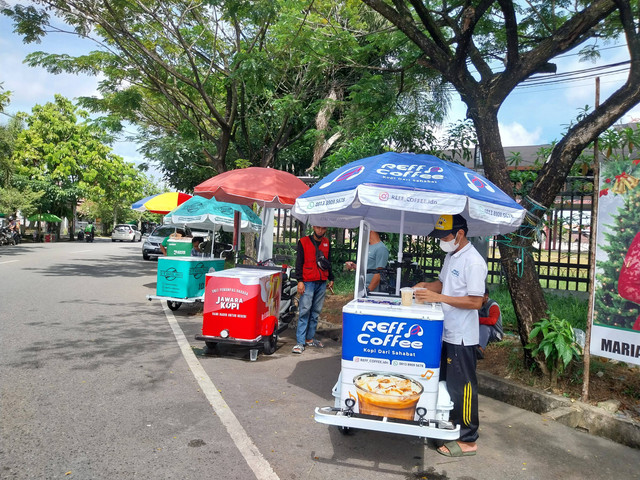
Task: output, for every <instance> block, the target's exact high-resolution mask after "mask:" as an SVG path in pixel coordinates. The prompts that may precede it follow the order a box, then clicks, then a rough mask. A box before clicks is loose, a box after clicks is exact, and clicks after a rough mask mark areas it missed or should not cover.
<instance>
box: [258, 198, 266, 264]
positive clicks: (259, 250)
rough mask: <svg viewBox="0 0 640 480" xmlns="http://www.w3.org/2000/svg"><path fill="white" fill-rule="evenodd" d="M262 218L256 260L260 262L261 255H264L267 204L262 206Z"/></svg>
mask: <svg viewBox="0 0 640 480" xmlns="http://www.w3.org/2000/svg"><path fill="white" fill-rule="evenodd" d="M260 215H261V216H262V225H260V238H258V256H257V257H256V259H257V260H258V262H259V261H260V255H261V254H262V235H263V234H264V223H265V221H266V218H267V207H266V204H265V205H263V206H262V212H260Z"/></svg>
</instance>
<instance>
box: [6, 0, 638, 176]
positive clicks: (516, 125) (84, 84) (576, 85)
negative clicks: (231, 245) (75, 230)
mask: <svg viewBox="0 0 640 480" xmlns="http://www.w3.org/2000/svg"><path fill="white" fill-rule="evenodd" d="M8 3H11V4H13V3H16V2H13V1H12V2H8ZM22 3H24V2H22ZM12 30H13V28H12V26H11V23H10V21H9V20H8V19H7V17H5V16H3V15H0V52H1V53H0V82H1V83H3V87H4V89H5V90H10V91H12V92H13V95H12V101H11V104H10V105H9V107H8V109H7V112H8V113H9V114H13V113H15V112H17V111H24V112H30V111H31V108H32V107H33V106H34V105H35V104H43V103H46V102H48V101H52V100H53V95H54V94H55V93H60V94H62V95H64V96H65V97H67V98H70V99H74V98H76V97H78V96H89V95H94V94H96V86H97V83H98V81H99V79H98V78H96V77H89V76H84V75H67V74H62V75H52V74H49V73H47V72H46V71H45V70H44V69H42V68H31V67H28V66H26V65H24V64H23V63H22V61H23V60H24V58H25V56H26V55H27V54H28V53H30V52H34V51H39V50H40V51H44V52H48V53H67V54H70V55H78V54H82V53H86V52H88V51H90V50H92V49H95V48H96V46H95V44H93V43H92V42H91V41H88V40H81V39H78V38H77V37H75V36H72V35H68V34H51V35H48V36H47V37H45V39H44V40H43V42H42V43H41V44H29V45H25V44H23V43H22V41H21V39H20V37H19V36H18V35H16V34H14V33H12ZM604 47H605V50H603V52H602V53H603V55H602V58H601V59H600V60H599V61H598V62H596V63H591V62H580V61H579V58H578V56H577V55H576V54H569V55H564V56H563V57H562V58H558V59H556V60H554V63H556V64H557V65H558V71H557V74H558V75H560V74H563V73H566V72H574V71H580V70H584V69H589V68H593V67H595V66H599V65H608V64H613V63H617V62H622V61H625V60H628V59H629V57H628V52H627V49H626V46H625V45H617V46H616V45H615V44H609V45H605V46H604ZM625 68H628V67H625ZM625 72H626V70H625ZM625 72H621V73H619V74H616V75H609V74H606V73H607V70H603V71H601V72H600V75H601V94H600V101H601V102H603V101H604V100H605V99H606V98H607V97H608V96H609V95H611V93H612V92H613V91H615V89H616V88H617V87H618V86H620V85H621V84H622V83H623V82H624V81H625V79H626V74H625ZM452 99H453V102H452V107H451V110H450V113H449V117H448V119H447V123H453V122H455V121H456V120H458V119H461V118H464V117H465V112H466V107H465V105H464V104H462V103H461V102H460V100H459V97H458V95H457V94H456V93H454V94H453V95H452ZM594 103H595V81H594V79H593V77H592V76H588V77H587V78H584V79H581V80H575V81H571V82H568V83H558V84H551V85H543V86H535V87H520V88H517V89H516V90H515V91H514V92H512V94H511V95H510V96H509V98H508V99H507V100H506V102H505V103H504V104H503V106H502V108H501V110H500V113H499V121H500V134H501V136H502V140H503V144H504V146H505V147H507V146H517V145H540V144H545V143H549V142H551V141H553V140H558V139H560V137H561V135H562V132H563V130H564V129H565V128H566V127H565V126H566V125H567V124H568V123H569V122H570V121H571V120H572V119H573V118H575V116H576V115H577V114H578V113H579V109H580V108H583V107H584V106H585V105H589V106H591V107H593V105H594ZM5 121H6V117H4V118H3V117H2V116H0V122H5ZM622 121H623V122H630V121H636V122H640V108H639V107H638V106H636V107H635V108H634V109H633V110H631V111H630V112H629V113H628V114H627V115H625V116H624V118H623V119H622ZM113 148H114V152H115V153H116V154H118V155H120V156H122V157H123V158H124V159H125V160H126V161H129V162H133V163H135V164H138V163H140V162H142V161H143V159H142V157H141V156H140V155H139V154H138V153H137V151H136V145H134V144H132V143H130V142H124V141H122V142H117V143H116V144H115V145H114V146H113ZM156 175H157V174H156Z"/></svg>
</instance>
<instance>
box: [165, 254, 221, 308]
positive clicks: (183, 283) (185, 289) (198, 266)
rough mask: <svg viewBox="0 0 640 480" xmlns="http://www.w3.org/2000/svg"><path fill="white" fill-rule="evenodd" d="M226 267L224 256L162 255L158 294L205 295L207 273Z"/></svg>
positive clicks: (166, 295)
mask: <svg viewBox="0 0 640 480" xmlns="http://www.w3.org/2000/svg"><path fill="white" fill-rule="evenodd" d="M223 269H224V259H223V258H202V257H160V258H158V277H157V278H158V280H157V286H156V295H158V296H161V297H172V298H194V297H201V296H203V295H204V286H205V279H206V275H207V273H210V272H218V271H220V270H223Z"/></svg>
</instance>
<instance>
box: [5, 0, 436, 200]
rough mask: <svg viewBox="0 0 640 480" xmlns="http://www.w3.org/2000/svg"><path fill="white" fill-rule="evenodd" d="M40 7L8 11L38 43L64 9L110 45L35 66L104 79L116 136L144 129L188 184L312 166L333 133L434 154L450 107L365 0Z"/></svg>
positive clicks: (106, 118)
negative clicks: (235, 171)
mask: <svg viewBox="0 0 640 480" xmlns="http://www.w3.org/2000/svg"><path fill="white" fill-rule="evenodd" d="M39 3H42V4H44V5H47V6H48V7H49V8H50V10H49V12H48V13H47V12H46V11H39V10H38V9H36V8H35V7H31V8H30V9H28V10H27V9H23V8H22V7H12V8H7V9H6V10H5V14H6V15H8V16H10V17H11V18H12V19H13V21H14V22H15V25H16V29H17V30H16V31H17V32H18V33H19V34H22V35H24V37H25V41H34V40H38V39H39V38H40V37H42V36H43V35H44V34H45V32H47V31H54V30H55V29H50V28H48V27H49V21H50V18H49V13H53V14H56V15H58V16H59V17H60V18H64V20H65V22H67V23H68V24H69V25H70V26H71V27H72V28H73V29H75V30H76V32H77V33H78V34H80V35H84V34H87V33H88V32H91V35H92V37H94V38H96V39H97V40H99V41H100V44H99V46H100V50H97V51H94V52H91V53H89V54H87V55H82V56H78V57H73V56H70V55H65V54H49V53H44V52H35V53H33V54H31V55H29V57H28V59H27V61H28V63H29V65H31V66H39V67H43V68H46V69H47V70H48V71H50V72H52V73H60V72H68V73H79V72H82V73H86V74H92V75H98V74H100V75H101V76H102V77H103V79H102V80H101V82H100V86H99V90H100V94H101V95H100V98H82V99H81V102H82V103H81V104H82V106H83V107H85V108H87V109H88V110H89V111H90V112H92V113H100V114H101V117H100V118H99V119H98V120H97V122H99V124H100V126H101V127H102V128H104V129H107V130H108V131H109V132H112V133H114V134H118V133H120V132H122V130H123V125H122V124H123V122H125V121H126V122H131V123H134V124H136V126H137V127H138V128H139V129H140V132H141V133H140V136H139V138H138V140H140V141H141V142H142V143H143V144H145V148H144V149H143V152H144V154H145V155H146V157H147V158H148V159H149V161H150V162H153V163H155V164H156V165H158V166H159V167H160V169H161V170H162V171H163V173H164V175H165V179H166V180H167V181H168V183H170V184H171V185H172V186H173V187H175V188H177V189H182V190H188V189H189V188H190V187H193V186H194V185H196V184H197V183H199V182H200V181H202V180H205V179H207V178H209V177H211V176H213V175H216V174H217V173H220V172H222V171H224V170H226V169H228V168H233V167H235V166H236V165H237V164H238V162H240V163H241V164H242V165H247V164H250V165H260V166H275V167H277V168H281V169H285V170H291V167H292V166H293V167H295V170H296V171H302V170H304V169H307V168H308V167H309V166H310V165H311V161H312V158H313V157H314V148H316V147H318V146H319V145H322V144H323V142H324V141H325V140H326V139H329V138H331V139H332V141H331V143H330V144H329V146H328V147H327V148H330V146H331V145H332V144H333V142H334V141H335V139H337V138H340V143H339V144H337V145H336V146H335V147H334V149H333V150H337V149H340V148H343V147H345V146H348V145H349V144H350V143H351V142H353V141H356V142H357V141H358V139H359V138H360V137H361V136H364V137H365V138H364V139H363V143H366V144H368V143H370V141H369V139H367V138H366V137H367V136H368V134H369V132H371V131H374V130H376V127H377V126H378V125H379V124H380V123H381V122H387V123H388V124H389V125H388V126H387V127H385V128H384V132H386V133H389V135H387V136H386V137H385V136H382V135H379V136H378V138H377V139H376V142H375V143H376V148H380V144H384V145H387V146H388V145H391V144H393V145H394V148H400V149H405V150H415V149H416V148H417V147H420V148H421V149H425V148H427V147H425V145H426V144H427V143H429V142H430V141H431V139H432V138H433V135H432V134H431V133H430V131H429V130H427V129H426V127H425V125H428V124H432V123H434V122H438V121H440V120H441V119H442V117H443V114H444V111H445V109H446V106H447V105H448V100H447V98H448V97H447V90H446V89H445V88H444V83H443V82H442V81H441V80H440V79H439V78H438V77H437V76H436V75H435V74H434V73H433V72H432V71H431V70H430V69H425V68H423V67H422V66H419V65H417V63H416V59H417V58H418V57H419V56H420V52H419V50H418V49H417V47H415V46H414V45H413V44H411V43H408V42H407V41H406V38H405V37H404V35H402V34H401V33H400V32H397V31H393V30H389V29H388V28H386V25H384V23H383V22H382V21H381V19H380V17H379V16H378V15H375V14H372V12H371V11H370V10H368V9H366V8H365V7H364V5H363V4H361V3H360V2H356V1H348V2H338V3H336V2H332V1H328V0H318V1H315V2H314V3H313V8H310V7H309V4H308V2H304V1H301V0H287V1H275V2H273V1H267V0H258V1H252V2H215V7H213V6H212V5H211V4H210V2H205V3H204V4H197V5H192V4H184V3H180V2H177V3H176V2H173V3H170V4H167V3H166V2H161V1H159V0H150V1H148V2H143V3H141V2H118V3H117V4H115V5H111V4H104V5H103V4H101V3H99V2H98V3H91V2H89V3H88V2H84V1H82V0H68V1H65V2H58V1H50V2H49V1H42V2H39ZM301 12H303V14H301ZM324 151H326V150H324ZM343 156H344V155H343ZM339 161H341V160H339ZM339 161H338V162H339Z"/></svg>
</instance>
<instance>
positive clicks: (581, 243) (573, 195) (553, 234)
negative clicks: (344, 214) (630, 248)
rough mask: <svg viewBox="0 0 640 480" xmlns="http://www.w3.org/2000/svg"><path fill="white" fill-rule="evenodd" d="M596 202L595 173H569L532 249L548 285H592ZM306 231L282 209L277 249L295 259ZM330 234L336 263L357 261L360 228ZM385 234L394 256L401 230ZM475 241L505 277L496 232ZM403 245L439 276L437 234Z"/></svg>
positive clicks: (496, 273) (408, 238)
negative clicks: (590, 253) (434, 238)
mask: <svg viewBox="0 0 640 480" xmlns="http://www.w3.org/2000/svg"><path fill="white" fill-rule="evenodd" d="M592 203H593V177H570V178H568V179H567V182H566V184H565V187H564V189H563V190H562V191H561V192H560V193H559V194H558V196H557V197H556V199H555V202H554V204H553V206H552V208H550V209H549V210H548V211H547V212H546V214H545V215H544V217H543V224H542V225H541V226H540V228H539V229H538V230H537V232H536V240H535V241H534V243H533V246H532V247H531V250H530V253H531V254H532V255H533V258H534V261H535V265H536V269H537V272H538V277H539V278H540V284H541V286H542V287H543V288H550V289H557V290H568V291H587V289H588V285H589V281H590V272H591V268H590V267H591V265H590V263H589V259H590V255H589V239H590V235H591V206H592ZM305 234H307V231H306V230H305V226H304V225H302V224H301V223H300V222H298V221H297V220H296V219H295V218H294V217H293V216H292V215H291V212H290V211H288V210H279V211H278V212H277V214H276V226H275V229H274V254H276V253H277V254H285V255H290V256H291V257H292V258H294V259H295V248H296V243H297V241H298V239H299V238H300V237H301V236H303V235H305ZM327 235H328V236H329V238H330V239H331V243H332V257H333V258H332V260H333V262H334V264H335V265H341V264H342V263H344V262H345V261H347V260H353V261H355V259H356V255H357V241H358V231H357V229H351V230H350V229H338V228H330V229H329V230H328V232H327ZM383 237H384V236H383ZM383 239H384V240H385V243H386V244H387V245H388V246H389V251H390V255H389V260H395V259H396V258H397V252H398V236H397V235H393V234H387V236H386V237H384V238H383ZM474 244H475V245H476V247H477V248H478V250H479V251H480V252H481V253H483V254H485V255H486V258H487V264H488V267H489V272H488V276H487V282H488V283H490V284H495V283H501V282H502V281H503V272H502V264H501V259H500V251H499V247H498V241H497V240H496V238H487V239H474ZM403 245H404V248H403V257H404V258H405V259H406V258H407V257H409V258H411V262H412V263H413V265H414V267H416V268H418V269H419V270H420V271H421V272H422V273H423V275H424V276H425V277H427V278H434V277H436V276H437V275H438V272H439V271H440V269H441V267H442V261H443V259H444V253H443V252H442V251H441V250H440V248H439V247H438V246H437V243H436V242H435V241H434V240H432V239H430V238H428V237H424V236H416V235H405V238H404V243H403Z"/></svg>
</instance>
